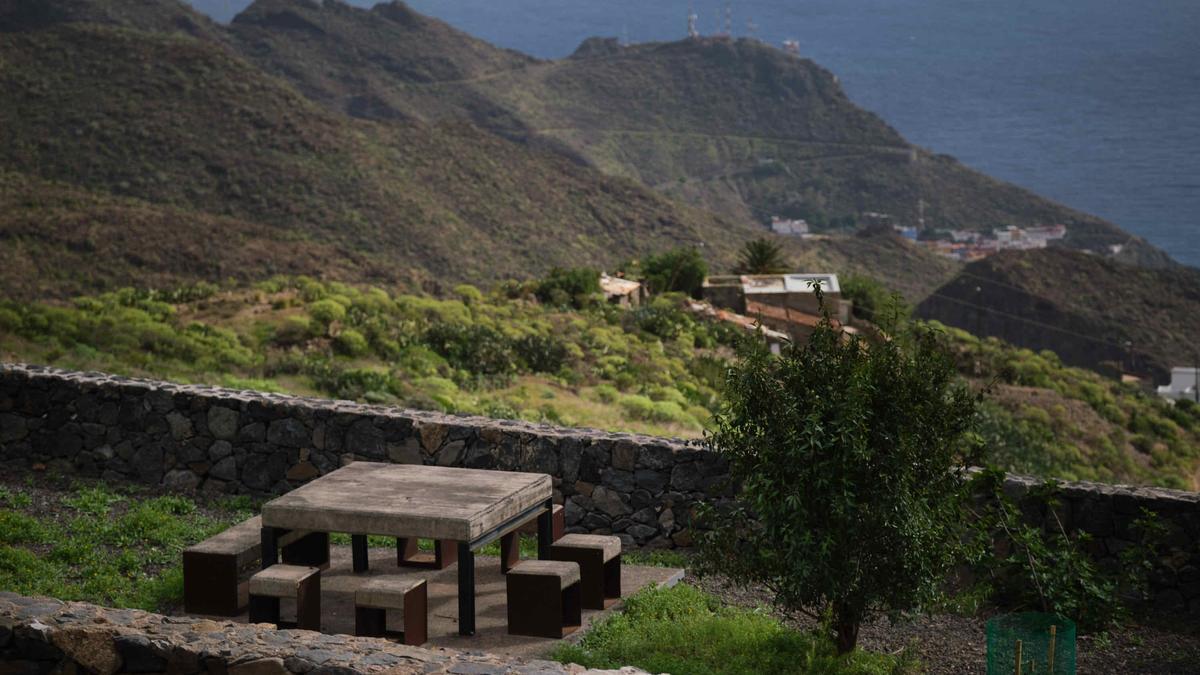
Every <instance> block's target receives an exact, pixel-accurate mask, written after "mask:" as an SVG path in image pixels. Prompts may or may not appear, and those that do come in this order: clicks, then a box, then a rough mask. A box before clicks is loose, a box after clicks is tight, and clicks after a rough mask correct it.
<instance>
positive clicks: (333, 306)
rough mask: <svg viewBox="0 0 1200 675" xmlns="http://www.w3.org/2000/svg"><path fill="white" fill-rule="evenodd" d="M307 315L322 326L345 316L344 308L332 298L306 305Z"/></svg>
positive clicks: (327, 326)
mask: <svg viewBox="0 0 1200 675" xmlns="http://www.w3.org/2000/svg"><path fill="white" fill-rule="evenodd" d="M308 315H309V316H311V317H312V319H313V321H315V322H316V323H317V325H319V326H321V327H322V328H325V329H328V328H329V325H330V324H332V323H334V322H337V321H341V320H343V319H345V318H346V308H345V307H344V306H343V305H341V304H339V303H337V302H335V301H333V300H318V301H316V302H314V303H312V304H310V305H309V306H308Z"/></svg>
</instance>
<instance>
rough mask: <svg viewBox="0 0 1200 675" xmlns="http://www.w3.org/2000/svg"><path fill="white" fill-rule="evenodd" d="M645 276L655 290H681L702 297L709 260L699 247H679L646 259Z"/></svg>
mask: <svg viewBox="0 0 1200 675" xmlns="http://www.w3.org/2000/svg"><path fill="white" fill-rule="evenodd" d="M641 269H642V275H643V276H644V278H645V282H646V284H647V285H648V286H649V288H650V291H651V292H653V293H669V292H672V291H677V292H679V293H684V294H687V295H690V296H693V297H699V294H700V289H701V288H702V287H703V286H704V278H705V277H707V276H708V263H706V262H704V258H703V257H701V255H700V251H699V250H698V249H696V248H690V247H688V248H677V249H674V250H671V251H666V252H665V253H660V254H658V255H651V256H647V257H645V258H643V259H642V264H641Z"/></svg>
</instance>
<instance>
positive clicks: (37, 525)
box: [0, 485, 246, 610]
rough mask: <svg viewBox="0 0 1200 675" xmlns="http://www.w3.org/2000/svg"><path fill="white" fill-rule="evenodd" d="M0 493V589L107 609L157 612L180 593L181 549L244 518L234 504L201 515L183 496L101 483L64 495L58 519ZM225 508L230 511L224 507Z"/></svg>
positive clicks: (176, 600)
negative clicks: (132, 491)
mask: <svg viewBox="0 0 1200 675" xmlns="http://www.w3.org/2000/svg"><path fill="white" fill-rule="evenodd" d="M22 496H24V497H25V499H19V498H16V497H15V496H14V495H13V493H12V492H11V490H6V491H5V492H4V493H3V494H0V498H2V499H3V500H4V502H5V503H6V504H9V505H16V504H19V505H21V508H12V509H4V510H0V589H2V590H6V591H13V592H16V593H21V594H25V595H49V596H52V597H56V598H60V599H63V600H83V601H87V602H94V603H97V604H102V605H106V606H111V607H132V608H137V609H146V610H164V609H167V608H169V607H171V606H172V605H176V604H178V603H179V602H180V601H181V600H182V598H183V570H182V567H181V555H182V551H183V549H184V548H186V547H187V546H190V545H191V544H194V543H196V542H198V541H201V540H203V539H205V538H207V537H209V536H212V535H213V534H216V533H217V532H219V531H221V530H223V529H225V528H226V527H228V526H229V525H232V524H234V523H236V522H239V521H240V520H243V519H244V518H245V516H246V513H245V511H244V510H242V509H239V508H235V507H237V506H241V505H242V504H241V503H240V502H233V501H227V502H223V503H220V504H218V506H217V509H218V512H217V514H215V515H207V514H204V513H201V512H200V510H199V509H198V507H197V505H196V503H195V502H193V501H192V500H190V499H187V498H185V497H179V496H174V495H170V496H163V497H153V498H140V497H138V496H136V495H130V496H124V495H121V494H118V493H117V492H115V491H113V490H112V489H110V488H108V487H106V486H103V485H95V486H79V487H76V488H74V489H73V490H72V491H71V492H70V493H69V494H66V495H64V496H63V497H62V498H61V499H60V501H59V503H60V504H61V505H62V506H63V507H64V510H63V511H62V512H61V513H60V517H59V518H58V519H55V518H54V517H48V516H39V515H35V514H33V513H31V512H29V511H30V507H31V505H32V500H31V499H29V497H28V495H22ZM226 506H229V507H231V508H226Z"/></svg>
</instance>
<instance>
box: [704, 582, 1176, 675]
mask: <svg viewBox="0 0 1200 675" xmlns="http://www.w3.org/2000/svg"><path fill="white" fill-rule="evenodd" d="M684 581H686V582H687V583H691V584H695V585H697V586H699V587H701V588H703V589H704V590H706V591H708V592H710V593H713V594H715V595H717V596H719V597H720V598H722V599H723V600H724V601H725V602H727V603H729V604H731V605H736V606H740V607H763V606H770V594H769V593H768V592H766V591H765V590H764V589H762V588H747V587H731V586H727V585H726V584H725V582H724V581H723V580H721V579H719V578H716V577H706V578H696V577H695V576H693V575H690V574H689V575H688V576H687V577H686V578H685V579H684ZM781 618H783V619H784V620H785V621H786V622H787V623H789V624H791V625H793V626H795V627H797V628H802V629H807V628H812V627H813V625H814V622H813V621H812V620H811V619H809V618H807V617H802V618H799V619H788V618H786V617H781ZM987 618H988V617H987V616H959V615H955V614H935V615H931V616H920V617H916V618H914V619H912V620H910V621H904V622H899V623H891V622H889V621H888V620H887V619H886V618H881V619H876V620H872V621H871V622H869V623H868V624H866V625H864V626H863V627H862V629H861V632H860V633H859V646H860V647H862V648H864V649H867V650H870V651H876V652H887V653H899V652H900V651H901V650H903V649H905V648H909V649H912V650H913V652H914V653H915V654H916V655H917V658H918V659H920V662H921V665H922V667H923V668H924V671H925V672H928V673H936V674H939V675H941V674H943V673H944V674H947V675H949V674H954V675H958V674H963V675H970V674H976V673H978V674H980V675H982V674H983V673H986V672H987V645H986V642H985V640H984V624H985V623H986V621H987ZM1076 667H1077V670H1078V672H1079V673H1081V674H1087V673H1104V674H1113V675H1116V674H1120V675H1126V674H1132V673H1153V674H1154V675H1196V674H1200V621H1196V620H1191V621H1188V622H1179V621H1164V620H1162V619H1161V618H1155V617H1139V618H1138V619H1137V620H1136V621H1134V622H1132V623H1130V624H1129V625H1126V626H1123V627H1121V628H1120V629H1118V630H1114V631H1111V632H1110V633H1109V634H1108V635H1107V636H1104V637H1098V636H1094V635H1084V636H1080V637H1079V639H1078V642H1077V643H1076Z"/></svg>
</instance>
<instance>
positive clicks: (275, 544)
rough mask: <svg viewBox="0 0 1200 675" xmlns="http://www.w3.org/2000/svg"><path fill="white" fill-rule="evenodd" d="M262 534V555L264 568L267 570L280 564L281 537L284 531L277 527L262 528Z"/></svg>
mask: <svg viewBox="0 0 1200 675" xmlns="http://www.w3.org/2000/svg"><path fill="white" fill-rule="evenodd" d="M260 532H261V533H262V548H261V549H260V555H261V557H262V568H263V569H264V570H265V569H267V568H268V567H270V566H271V565H274V564H275V563H277V562H279V535H280V534H282V533H283V532H284V531H283V530H280V529H279V528H277V527H264V528H261V530H260Z"/></svg>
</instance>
